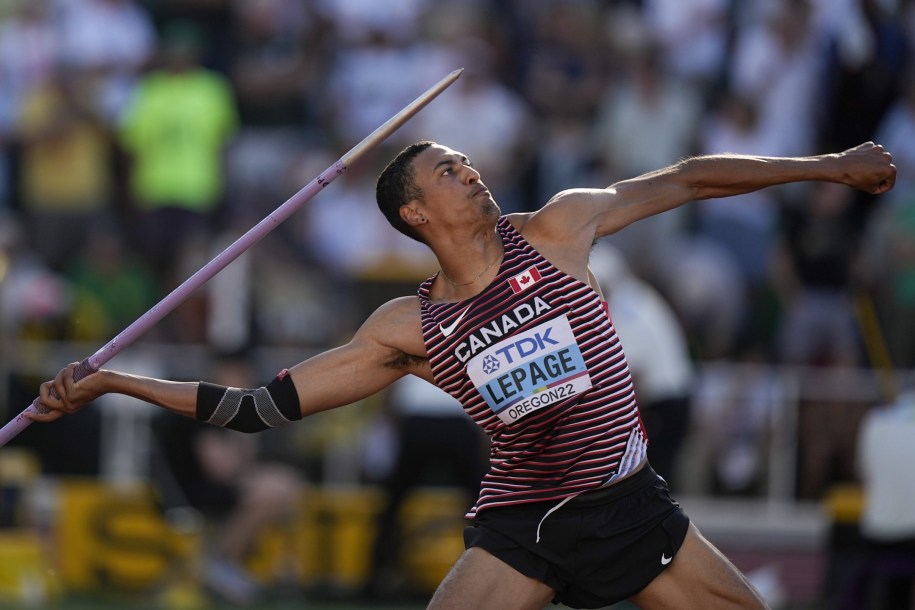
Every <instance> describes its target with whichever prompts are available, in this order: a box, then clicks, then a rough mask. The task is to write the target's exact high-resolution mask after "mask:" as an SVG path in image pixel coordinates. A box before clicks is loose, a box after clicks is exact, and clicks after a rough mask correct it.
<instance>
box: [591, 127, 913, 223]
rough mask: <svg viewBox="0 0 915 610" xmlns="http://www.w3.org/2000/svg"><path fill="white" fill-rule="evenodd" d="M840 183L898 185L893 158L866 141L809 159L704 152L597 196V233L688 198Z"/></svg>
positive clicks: (868, 187)
mask: <svg viewBox="0 0 915 610" xmlns="http://www.w3.org/2000/svg"><path fill="white" fill-rule="evenodd" d="M809 180H817V181H824V182H837V183H840V184H845V185H847V186H849V187H852V188H855V189H858V190H861V191H865V192H867V193H871V194H874V195H878V194H880V193H884V192H886V191H888V190H890V189H891V188H893V185H894V184H895V183H896V167H895V166H894V165H893V157H892V155H890V153H889V152H887V151H885V150H884V149H883V147H882V146H879V145H876V144H874V143H873V142H867V143H865V144H861V145H859V146H856V147H854V148H851V149H848V150H846V151H843V152H840V153H833V154H825V155H817V156H811V157H756V156H750V155H730V154H723V155H704V156H699V157H691V158H688V159H684V160H683V161H681V162H679V163H676V164H674V165H672V166H670V167H667V168H664V169H660V170H657V171H654V172H650V173H647V174H644V175H642V176H639V177H637V178H633V179H630V180H624V181H622V182H618V183H616V184H614V185H612V186H610V187H608V188H607V189H605V190H604V192H605V193H606V194H605V195H600V194H597V195H594V199H595V201H594V203H593V205H594V206H596V209H595V210H594V212H595V219H594V220H595V225H596V236H597V237H600V236H603V235H608V234H610V233H613V232H615V231H618V230H619V229H621V228H623V227H624V226H626V225H628V224H631V223H633V222H635V221H637V220H640V219H642V218H647V217H648V216H653V215H655V214H659V213H661V212H665V211H667V210H671V209H673V208H676V207H678V206H680V205H682V204H684V203H687V202H689V201H697V200H702V199H713V198H719V197H731V196H734V195H742V194H744V193H750V192H753V191H757V190H759V189H763V188H767V187H770V186H777V185H781V184H788V183H791V182H802V181H809Z"/></svg>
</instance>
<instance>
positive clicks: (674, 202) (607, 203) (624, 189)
mask: <svg viewBox="0 0 915 610" xmlns="http://www.w3.org/2000/svg"><path fill="white" fill-rule="evenodd" d="M590 192H591V197H592V204H593V206H594V220H595V234H596V235H595V236H596V237H603V236H605V235H610V234H612V233H615V232H617V231H619V230H620V229H622V228H624V227H627V226H629V225H630V224H632V223H634V222H637V221H639V220H642V219H643V218H648V217H649V216H654V215H656V214H660V213H662V212H666V211H668V210H672V209H674V208H676V207H679V206H681V205H683V204H684V203H686V202H688V201H690V200H692V199H694V198H695V191H694V190H693V189H691V188H689V187H687V186H686V185H684V184H682V183H681V182H679V181H676V180H672V179H670V176H669V175H667V174H665V173H661V172H657V173H652V174H646V175H644V176H639V177H638V178H632V179H630V180H623V181H621V182H617V183H615V184H612V185H610V186H608V187H607V188H605V189H594V190H592V191H590Z"/></svg>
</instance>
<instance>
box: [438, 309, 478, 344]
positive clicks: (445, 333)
mask: <svg viewBox="0 0 915 610" xmlns="http://www.w3.org/2000/svg"><path fill="white" fill-rule="evenodd" d="M470 308H471V305H468V306H467V307H465V308H464V311H462V312H461V315H459V316H458V317H457V318H456V319H455V320H454V322H452V323H451V324H449V325H448V326H442V325H441V324H439V325H438V329H439V330H440V331H442V336H443V337H445V338H446V339H447V338H448V336H449V335H451V333H453V332H454V330H455V329H456V328H457V327H458V324H460V323H461V320H463V319H464V316H465V315H466V314H467V312H468V311H470Z"/></svg>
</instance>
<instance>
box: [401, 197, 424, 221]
mask: <svg viewBox="0 0 915 610" xmlns="http://www.w3.org/2000/svg"><path fill="white" fill-rule="evenodd" d="M400 218H401V219H402V220H403V221H404V222H405V223H407V224H408V225H410V226H411V227H416V226H419V225H422V224H426V215H425V214H424V213H423V212H422V211H421V210H420V209H419V206H417V205H416V200H413V201H411V202H410V203H405V204H403V205H402V206H400Z"/></svg>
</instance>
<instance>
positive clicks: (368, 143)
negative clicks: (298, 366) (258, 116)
mask: <svg viewBox="0 0 915 610" xmlns="http://www.w3.org/2000/svg"><path fill="white" fill-rule="evenodd" d="M463 71H464V69H463V68H460V69H458V70H455V71H454V72H452V73H451V74H449V75H448V76H446V77H445V78H443V79H442V80H440V81H439V82H438V83H436V84H435V85H433V86H432V87H430V88H429V89H428V90H427V91H426V92H425V93H423V94H422V95H420V96H419V97H417V98H416V99H415V100H413V101H412V102H410V104H409V105H407V106H406V107H404V109H403V110H401V111H400V112H398V113H397V114H395V115H394V116H392V117H391V118H390V119H388V120H387V121H386V122H385V123H384V124H383V125H381V126H380V127H379V128H378V129H376V130H375V131H373V132H372V133H371V134H369V135H368V136H366V138H365V139H364V140H362V141H361V142H359V143H358V144H356V145H355V146H354V147H353V148H351V149H350V151H349V152H347V153H346V154H345V155H343V156H342V157H340V158H339V159H338V160H337V162H336V163H334V164H333V165H331V166H330V167H328V168H327V169H325V170H324V171H323V172H321V174H320V175H319V176H318V177H317V178H315V179H314V180H312V181H311V182H309V183H308V184H306V185H305V186H304V187H302V189H301V190H300V191H299V192H298V193H296V194H295V195H293V196H292V197H290V198H289V199H287V200H286V202H285V203H284V204H282V205H281V206H280V207H278V208H277V209H275V210H274V211H273V212H272V213H271V214H270V215H269V216H267V217H266V218H264V219H263V220H261V221H260V222H259V223H257V224H256V225H255V226H254V227H252V228H251V229H250V230H248V232H247V233H245V234H244V235H242V236H241V237H239V238H238V239H237V240H235V242H233V243H232V245H230V246H229V247H228V248H226V249H225V250H223V251H222V252H220V253H219V254H217V255H216V256H215V257H214V258H213V260H211V261H210V262H208V263H207V264H206V265H204V266H203V267H201V268H200V269H199V270H198V271H197V272H196V273H195V274H194V275H192V276H191V277H189V278H188V279H186V280H185V281H184V282H183V283H182V284H181V285H180V286H178V287H177V288H175V289H174V290H173V291H172V292H171V293H169V294H168V296H166V297H165V298H164V299H162V300H161V301H159V302H158V303H157V304H155V305H153V306H152V308H151V309H150V310H149V311H147V312H146V313H144V314H143V315H142V316H140V317H139V318H137V320H135V321H134V322H133V323H132V324H131V325H130V326H128V327H127V328H125V329H124V330H123V331H122V332H121V333H120V334H119V335H117V336H116V337H115V338H114V339H112V340H111V341H109V342H108V343H106V344H105V345H103V346H102V347H101V348H100V349H99V350H98V351H97V352H95V353H94V354H92V355H91V356H88V357H87V358H85V359H84V360H82V361H81V362H80V363H79V365H78V366H77V367H76V368H75V369H74V371H73V379H74V380H75V381H79V380H80V379H83V378H84V377H86V376H87V375H91V374H92V373H94V372H96V371H98V370H99V369H100V368H101V367H102V365H104V364H105V363H106V362H108V361H109V360H111V359H112V358H114V357H115V356H116V355H117V354H118V353H119V352H120V351H121V350H122V349H124V348H125V347H127V346H128V345H131V344H132V343H133V342H134V341H136V340H137V339H138V338H139V337H140V336H141V335H142V334H143V333H145V332H146V331H148V330H149V329H150V328H152V327H153V326H154V325H155V324H156V322H158V321H159V320H161V319H162V318H164V317H165V316H166V315H167V314H169V313H170V312H171V311H172V310H174V309H175V308H176V307H177V306H178V305H180V304H181V303H182V302H184V301H185V300H186V299H187V298H188V297H189V296H190V295H191V293H193V292H194V291H195V290H197V289H198V288H200V287H201V286H203V285H204V284H205V283H206V282H207V281H208V280H209V279H210V278H212V277H213V276H214V275H216V274H217V273H219V272H220V271H222V270H223V269H224V268H225V267H226V265H228V264H229V263H231V262H232V261H233V260H235V259H236V258H238V257H239V256H240V255H241V254H242V253H243V252H244V251H245V250H247V249H248V248H250V247H251V246H253V245H254V244H256V243H257V242H259V241H260V240H261V239H263V237H264V236H265V235H267V233H269V232H270V231H272V230H273V229H274V228H276V226H277V225H279V224H280V223H281V222H283V221H284V220H286V219H287V218H289V217H290V216H291V215H292V214H293V212H295V211H296V210H298V209H299V208H300V207H301V206H302V205H304V203H305V202H306V201H308V200H309V199H311V198H312V197H314V196H315V195H316V194H317V193H318V192H319V191H320V190H322V189H323V188H324V187H326V186H327V185H328V184H330V183H331V182H333V181H334V179H336V178H337V177H338V176H339V175H340V174H342V173H343V172H344V171H346V169H347V168H348V167H350V166H351V165H352V164H353V163H355V162H356V161H357V160H358V159H359V158H360V157H362V156H363V155H364V154H365V153H367V152H368V151H370V150H371V149H373V148H375V147H376V146H378V145H379V144H381V142H383V141H384V140H385V139H387V138H388V136H390V135H391V134H392V133H394V132H395V131H397V129H399V128H400V127H401V126H402V125H403V124H404V123H406V122H407V121H408V120H410V119H411V118H412V117H413V115H415V114H416V113H417V112H419V111H420V110H422V109H423V107H425V106H426V104H428V103H429V102H431V101H432V100H433V99H434V98H435V97H437V96H438V95H439V94H440V93H441V92H442V91H444V90H445V89H447V88H448V87H449V86H451V84H452V83H454V81H456V80H457V79H458V77H459V76H460V75H461V72H463ZM52 391H53V389H52ZM38 401H39V399H38V398H36V399H35V400H34V401H33V402H32V404H31V405H29V406H28V407H27V408H26V409H25V410H24V411H22V412H21V413H20V414H19V415H17V416H16V417H15V418H14V419H12V420H11V421H9V422H8V423H7V424H6V425H5V426H3V428H0V447H2V446H4V445H6V444H7V443H8V442H9V441H10V440H11V439H12V438H13V437H15V436H16V435H17V434H19V433H20V432H22V431H23V430H25V429H26V428H27V427H28V426H29V424H31V423H32V420H30V419H29V418H28V417H27V416H26V413H28V412H29V410H30V409H31V410H32V411H33V412H39V413H43V412H47V410H46V409H45V408H44V407H42V406H41V405H40V404H39V402H38Z"/></svg>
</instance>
